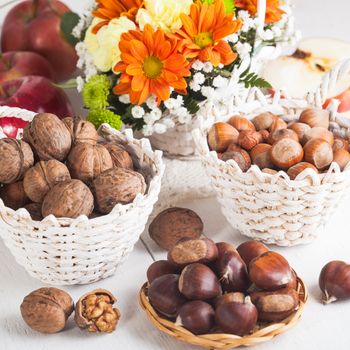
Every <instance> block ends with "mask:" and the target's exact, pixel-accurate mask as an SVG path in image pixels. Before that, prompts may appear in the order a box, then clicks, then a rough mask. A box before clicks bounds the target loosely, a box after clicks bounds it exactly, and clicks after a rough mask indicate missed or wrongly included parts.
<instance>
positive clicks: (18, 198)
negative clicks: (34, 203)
mask: <svg viewBox="0 0 350 350" xmlns="http://www.w3.org/2000/svg"><path fill="white" fill-rule="evenodd" d="M0 198H1V199H2V200H3V202H4V204H5V205H6V206H7V207H9V208H12V209H13V210H17V209H19V208H23V207H24V206H25V205H26V204H27V203H28V202H29V198H28V197H27V195H26V193H25V192H24V188H23V182H22V181H18V182H14V183H12V184H8V185H5V186H4V187H2V188H1V189H0Z"/></svg>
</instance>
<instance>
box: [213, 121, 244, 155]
mask: <svg viewBox="0 0 350 350" xmlns="http://www.w3.org/2000/svg"><path fill="white" fill-rule="evenodd" d="M238 136H239V132H238V131H237V130H236V129H235V128H234V127H232V126H231V125H230V124H227V123H222V122H219V123H215V124H214V125H213V126H212V127H211V128H210V130H209V133H208V144H209V147H210V149H211V150H213V151H216V152H225V151H226V149H227V147H228V146H229V145H230V144H231V143H237V140H238Z"/></svg>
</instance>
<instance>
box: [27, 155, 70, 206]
mask: <svg viewBox="0 0 350 350" xmlns="http://www.w3.org/2000/svg"><path fill="white" fill-rule="evenodd" d="M68 180H70V174H69V171H68V169H67V167H66V166H65V165H64V164H63V163H61V162H59V161H58V160H56V159H51V160H47V161H40V162H38V163H36V164H35V166H34V167H33V168H30V169H29V170H28V171H27V172H26V174H25V176H24V180H23V184H24V190H25V192H26V194H27V196H28V197H29V198H30V199H31V200H32V201H33V202H36V203H42V201H43V200H44V197H45V196H46V194H47V192H49V190H50V189H51V188H52V187H54V186H55V185H56V184H58V183H59V182H62V181H68Z"/></svg>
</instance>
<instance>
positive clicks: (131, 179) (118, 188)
mask: <svg viewBox="0 0 350 350" xmlns="http://www.w3.org/2000/svg"><path fill="white" fill-rule="evenodd" d="M91 187H92V192H93V193H94V194H95V201H96V206H97V209H98V211H99V212H100V213H101V214H108V213H110V212H111V211H112V209H113V208H114V207H115V205H116V204H118V203H121V204H128V203H131V202H132V201H133V200H134V199H135V197H136V196H137V195H138V194H139V193H140V194H144V193H145V192H146V188H147V186H146V183H145V179H144V178H143V176H142V175H141V174H140V173H137V172H136V171H133V170H129V169H123V168H114V169H110V170H107V171H105V172H103V173H102V174H101V175H99V176H98V177H97V178H96V179H95V180H94V181H93V182H92V186H91Z"/></svg>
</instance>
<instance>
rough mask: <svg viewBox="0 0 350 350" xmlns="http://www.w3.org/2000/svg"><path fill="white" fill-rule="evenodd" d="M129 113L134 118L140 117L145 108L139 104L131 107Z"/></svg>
mask: <svg viewBox="0 0 350 350" xmlns="http://www.w3.org/2000/svg"><path fill="white" fill-rule="evenodd" d="M131 114H132V116H133V117H134V118H135V119H141V118H142V117H143V116H144V115H145V110H144V109H143V108H142V107H141V106H135V107H133V108H132V109H131Z"/></svg>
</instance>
